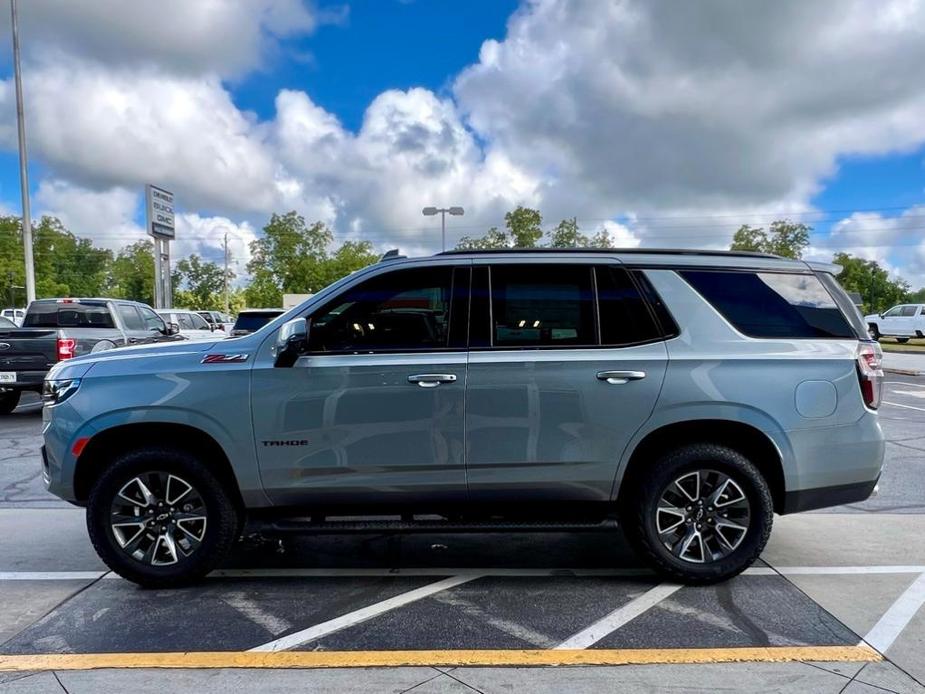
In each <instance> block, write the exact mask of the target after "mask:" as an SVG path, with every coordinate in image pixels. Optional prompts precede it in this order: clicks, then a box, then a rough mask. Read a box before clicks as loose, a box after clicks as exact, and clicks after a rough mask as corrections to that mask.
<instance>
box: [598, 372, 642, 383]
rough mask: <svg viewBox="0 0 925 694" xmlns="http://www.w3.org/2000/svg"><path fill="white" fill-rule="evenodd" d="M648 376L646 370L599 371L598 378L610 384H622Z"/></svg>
mask: <svg viewBox="0 0 925 694" xmlns="http://www.w3.org/2000/svg"><path fill="white" fill-rule="evenodd" d="M645 377H646V372H645V371H598V372H597V378H598V380H600V381H607V382H608V383H609V384H610V385H613V386H620V385H623V384H624V383H627V382H628V381H638V380H639V379H641V378H645Z"/></svg>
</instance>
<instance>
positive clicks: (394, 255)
mask: <svg viewBox="0 0 925 694" xmlns="http://www.w3.org/2000/svg"><path fill="white" fill-rule="evenodd" d="M404 257H406V256H403V255H402V254H401V253H399V251H398V249H397V248H393V249H392V250H389V251H386V252H385V253H383V254H382V257H381V258H379V262H380V263H382V262H385V261H386V260H398V259H399V258H404Z"/></svg>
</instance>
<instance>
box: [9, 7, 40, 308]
mask: <svg viewBox="0 0 925 694" xmlns="http://www.w3.org/2000/svg"><path fill="white" fill-rule="evenodd" d="M10 19H11V23H12V26H13V72H14V74H15V79H16V122H17V124H18V126H19V187H20V188H21V190H22V244H23V255H24V256H25V259H26V305H28V304H30V303H31V302H33V301H35V264H34V262H33V260H32V210H31V209H29V172H28V170H27V167H26V121H25V116H24V114H23V106H22V68H21V67H20V65H19V20H18V19H17V16H16V0H10Z"/></svg>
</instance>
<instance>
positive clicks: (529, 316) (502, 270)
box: [491, 264, 597, 347]
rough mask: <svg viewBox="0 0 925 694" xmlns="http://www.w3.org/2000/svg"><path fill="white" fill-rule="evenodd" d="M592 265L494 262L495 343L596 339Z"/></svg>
mask: <svg viewBox="0 0 925 694" xmlns="http://www.w3.org/2000/svg"><path fill="white" fill-rule="evenodd" d="M592 271H593V269H592V268H591V267H590V266H588V265H533V264H530V265H493V266H492V267H491V308H492V331H493V344H494V346H495V347H549V346H558V345H596V344H597V338H596V335H595V327H594V297H593V290H592V284H591V281H592V280H591V273H592Z"/></svg>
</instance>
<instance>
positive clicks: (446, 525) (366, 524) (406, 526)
mask: <svg viewBox="0 0 925 694" xmlns="http://www.w3.org/2000/svg"><path fill="white" fill-rule="evenodd" d="M259 527H260V532H261V533H263V534H267V535H272V534H297V533H303V534H306V535H338V534H350V533H441V532H447V533H518V532H569V533H574V532H594V531H608V530H611V531H612V530H615V529H616V528H617V522H616V520H614V519H609V518H608V519H605V520H603V521H597V522H573V523H570V522H550V521H503V520H486V521H469V522H451V521H446V520H325V521H319V522H313V521H311V520H310V519H286V520H275V521H269V522H264V523H259Z"/></svg>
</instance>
